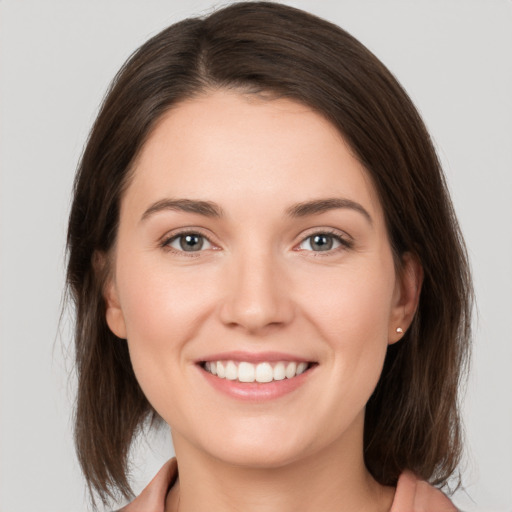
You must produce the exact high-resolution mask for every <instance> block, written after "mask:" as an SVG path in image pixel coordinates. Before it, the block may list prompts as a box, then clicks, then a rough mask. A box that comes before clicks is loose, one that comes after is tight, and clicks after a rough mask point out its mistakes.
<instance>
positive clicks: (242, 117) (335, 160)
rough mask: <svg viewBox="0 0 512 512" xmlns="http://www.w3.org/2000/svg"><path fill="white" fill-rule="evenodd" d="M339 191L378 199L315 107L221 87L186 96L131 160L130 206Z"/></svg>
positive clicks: (375, 207)
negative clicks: (161, 201) (176, 200)
mask: <svg viewBox="0 0 512 512" xmlns="http://www.w3.org/2000/svg"><path fill="white" fill-rule="evenodd" d="M335 196H342V197H344V198H347V199H352V200H357V201H358V202H362V203H364V206H365V208H367V209H369V210H372V211H373V214H374V216H379V215H380V213H381V212H380V204H379V201H378V198H377V194H376V192H375V189H374V186H373V183H372V180H371V178H370V177H369V175H368V173H367V171H366V170H365V169H364V167H363V166H362V165H361V164H360V162H359V161H358V160H357V159H356V158H355V156H354V155H353V153H352V151H351V149H350V148H349V146H348V145H347V144H346V143H345V141H344V140H343V138H342V136H341V134H340V133H339V131H338V130H337V129H336V128H335V127H334V126H333V125H332V124H331V123H330V122H329V121H327V120H326V119H325V118H324V117H323V116H322V115H320V114H319V113H318V112H316V111H314V110H313V109H311V108H310V107H308V106H306V105H303V104H301V103H299V102H296V101H292V100H289V99H272V100H268V99H261V98H259V97H257V96H255V95H243V94H240V93H234V92H229V91H216V92H212V93H208V94H205V95H202V96H199V97H195V98H193V99H190V100H187V101H184V102H181V103H179V104H177V105H176V106H174V107H173V108H172V109H170V110H169V111H168V112H167V113H166V114H165V115H164V116H163V117H162V118H161V119H160V121H159V122H158V123H157V125H156V126H155V128H154V129H153V132H152V133H151V135H150V136H149V138H148V140H147V141H146V143H145V145H144V147H143V148H142V151H141V152H140V154H139V157H138V159H137V161H136V163H135V166H134V174H133V177H132V181H131V183H130V186H129V187H128V190H127V193H126V196H125V198H124V200H123V203H125V204H124V205H123V206H124V207H126V205H127V204H128V205H129V206H130V208H135V209H137V210H140V209H141V208H144V206H145V205H146V207H147V203H148V202H150V201H155V200H158V199H161V198H165V197H184V198H193V199H203V200H211V201H215V202H219V204H224V203H226V205H227V206H229V205H231V206H233V208H235V207H236V206H238V207H241V208H243V207H245V208H247V207H248V206H249V205H252V207H253V208H257V207H258V205H261V207H262V208H263V209H266V211H268V209H269V208H271V207H274V206H276V204H280V205H282V207H283V208H284V207H285V206H286V203H295V202H298V201H304V200H311V199H317V198H319V197H335Z"/></svg>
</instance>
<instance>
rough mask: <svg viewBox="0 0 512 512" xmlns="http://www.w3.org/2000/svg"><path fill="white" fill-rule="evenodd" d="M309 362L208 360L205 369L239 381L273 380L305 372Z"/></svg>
mask: <svg viewBox="0 0 512 512" xmlns="http://www.w3.org/2000/svg"><path fill="white" fill-rule="evenodd" d="M307 368H308V363H304V362H301V363H296V362H293V361H290V362H287V361H279V362H277V363H267V362H263V363H258V364H252V363H248V362H246V361H242V362H239V363H235V362H234V361H208V362H206V363H205V364H204V369H205V370H206V371H207V372H209V373H211V374H213V375H217V377H220V378H221V379H228V380H238V381H239V382H262V383H264V382H272V381H273V380H284V379H285V378H286V379H292V378H293V377H295V376H297V375H300V374H301V373H304V372H305V371H306V370H307Z"/></svg>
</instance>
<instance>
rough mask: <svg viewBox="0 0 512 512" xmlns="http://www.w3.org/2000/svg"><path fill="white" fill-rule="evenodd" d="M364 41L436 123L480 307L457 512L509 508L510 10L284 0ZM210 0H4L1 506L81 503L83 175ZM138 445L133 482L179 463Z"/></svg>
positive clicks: (460, 2)
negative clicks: (138, 57) (107, 115)
mask: <svg viewBox="0 0 512 512" xmlns="http://www.w3.org/2000/svg"><path fill="white" fill-rule="evenodd" d="M284 3H289V4H291V5H294V6H297V7H301V8H304V9H306V10H309V11H311V12H313V13H316V14H318V15H320V16H323V17H325V18H327V19H329V20H331V21H333V22H335V23H337V24H339V25H340V26H342V27H343V28H345V29H347V30H348V31H349V32H351V33H352V34H353V35H355V36H356V37H357V38H359V39H360V40H361V41H362V42H363V43H364V44H366V45H367V46H368V47H369V48H370V49H371V50H372V51H373V52H374V53H376V55H377V56H378V57H379V58H381V59H382V60H383V62H384V63H385V64H386V65H387V66H388V67H389V68H390V69H391V71H392V72H393V73H394V74H395V75H396V76H397V77H398V78H399V80H400V81H401V83H402V84H403V85H404V86H405V88H406V89H407V91H408V92H409V93H410V95H411V97H412V98H413V100H414V101H415V103H416V105H417V106H418V108H419V110H420V112H421V113H422V115H423V116H424V119H425V121H426V123H427V125H428V127H429V129H430V130H431V133H432V135H433V137H434V140H435V142H436V145H437V148H438V150H439V153H440V155H441V158H442V161H443V163H444V165H445V171H446V174H447V177H448V182H449V186H450V189H451V191H452V196H453V200H454V203H455V207H456V210H457V212H458V215H459V218H460V222H461V225H462V229H463V232H464V234H465V237H466V241H467V244H468V247H469V253H470V257H471V262H472V266H473V270H474V278H475V286H476V292H477V298H478V307H479V315H478V319H477V321H476V322H475V348H474V362H473V370H472V374H471V378H470V380H469V385H468V389H467V394H466V399H465V401H464V406H463V411H464V419H465V424H466V432H467V455H466V459H465V463H464V465H463V466H462V471H463V475H464V483H465V487H466V492H458V493H457V494H456V496H455V502H456V503H457V504H458V505H459V506H460V507H461V508H463V509H464V510H465V511H467V512H469V511H485V512H498V511H499V512H505V511H508V512H510V511H512V393H511V392H512V371H511V370H512V320H511V318H512V227H511V225H512V200H511V197H512V141H511V136H512V3H511V2H510V1H507V0H479V1H475V0H473V1H471V0H450V1H446V0H443V1H441V0H437V1H436V0H412V1H411V0H408V1H405V0H404V1H399V0H384V1H370V0H358V1H355V0H354V1H349V0H342V1H339V0H337V1H328V0H324V1H314V0H303V1H295V2H284ZM215 5H220V3H218V2H217V3H213V2H211V1H197V0H196V1H188V2H185V1H177V0H175V1H173V0H166V1H157V0H151V1H143V0H107V1H105V0H103V1H99V0H88V1H74V0H67V1H65V0H62V1H57V0H47V1H41V0H3V1H1V2H0V170H1V174H0V340H1V345H0V511H1V512H21V511H27V510H34V511H52V512H60V511H63V512H64V511H66V512H69V511H84V510H87V502H86V500H85V492H84V486H83V481H82V478H81V476H80V472H79V470H78V466H77V463H76V461H75V455H74V451H73V446H72V437H71V412H72V403H73V389H74V381H73V376H72V373H70V372H71V369H72V355H71V351H70V350H69V346H70V329H69V325H70V323H69V319H68V316H67V315H65V316H64V318H63V321H62V324H61V328H60V330H59V328H58V323H59V315H60V305H61V298H62V289H63V274H64V261H65V254H64V233H65V226H66V216H67V212H68V208H69V202H70V190H71V183H72V178H73V173H74V169H75V167H76V164H77V161H78V159H79V156H80V154H81V151H82V147H83V144H84V142H85V139H86V136H87V133H88V130H89V128H90V126H91V123H92V121H93V120H94V117H95V114H96V112H97V109H98V105H99V103H100V101H101V98H102V97H103V94H104V92H105V90H106V87H107V85H108V83H109V81H110V80H111V78H112V77H113V76H114V74H115V72H116V71H117V70H118V68H119V67H120V65H121V64H122V63H123V62H124V60H125V59H126V58H127V57H128V56H129V54H130V53H131V52H132V51H133V50H134V49H135V48H136V47H138V46H139V45H140V44H142V43H143V42H144V41H145V40H146V39H147V38H148V37H149V36H151V35H153V34H155V33H156V32H158V31H159V30H160V29H162V28H164V27H165V26H167V25H169V24H170V23H172V22H175V21H177V20H179V19H182V18H184V17H186V16H190V15H193V14H201V13H205V12H209V11H210V10H211V8H212V7H213V6H215ZM171 450H172V448H171V445H170V442H169V440H168V437H167V436H166V433H165V432H164V433H161V434H156V435H155V436H153V439H152V440H150V442H149V443H146V442H145V441H142V442H140V443H139V444H138V445H137V446H136V447H135V450H134V454H135V463H134V482H135V484H134V487H135V489H136V490H137V491H139V490H141V489H142V487H143V486H144V485H145V484H146V483H147V481H148V480H149V479H150V478H151V477H152V476H153V475H154V473H155V472H156V471H157V469H158V468H159V466H160V465H161V464H162V463H163V462H164V461H165V460H166V459H167V458H169V457H170V456H171Z"/></svg>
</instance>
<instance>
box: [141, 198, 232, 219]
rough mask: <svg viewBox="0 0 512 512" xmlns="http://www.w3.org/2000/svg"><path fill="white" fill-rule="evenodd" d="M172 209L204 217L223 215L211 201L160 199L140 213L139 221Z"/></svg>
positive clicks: (220, 209) (218, 207) (219, 208)
mask: <svg viewBox="0 0 512 512" xmlns="http://www.w3.org/2000/svg"><path fill="white" fill-rule="evenodd" d="M165 210H174V211H179V212H187V213H197V214H198V215H203V216H205V217H214V218H220V217H223V216H224V212H223V210H222V208H221V207H220V206H219V205H217V204H215V203H213V202H211V201H197V200H193V199H162V200H160V201H157V202H156V203H154V204H152V205H151V206H150V207H149V208H148V209H147V210H146V211H145V212H144V213H143V215H142V217H141V221H143V220H146V219H147V218H148V217H150V216H151V215H154V214H155V213H158V212H161V211H165Z"/></svg>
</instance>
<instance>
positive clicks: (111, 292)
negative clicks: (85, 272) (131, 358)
mask: <svg viewBox="0 0 512 512" xmlns="http://www.w3.org/2000/svg"><path fill="white" fill-rule="evenodd" d="M109 266H110V264H109V262H108V256H107V255H105V254H104V253H98V252H97V253H95V255H94V268H95V271H96V273H97V275H99V276H103V278H100V279H101V281H102V282H103V298H104V299H105V304H106V310H105V318H106V321H107V325H108V327H109V329H110V330H111V331H112V332H113V333H114V334H115V335H116V336H117V337H118V338H122V339H126V324H125V321H124V316H123V310H122V309H121V303H120V301H119V293H118V291H117V286H116V283H115V278H114V276H113V272H112V271H110V270H109V269H108V267H109Z"/></svg>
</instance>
